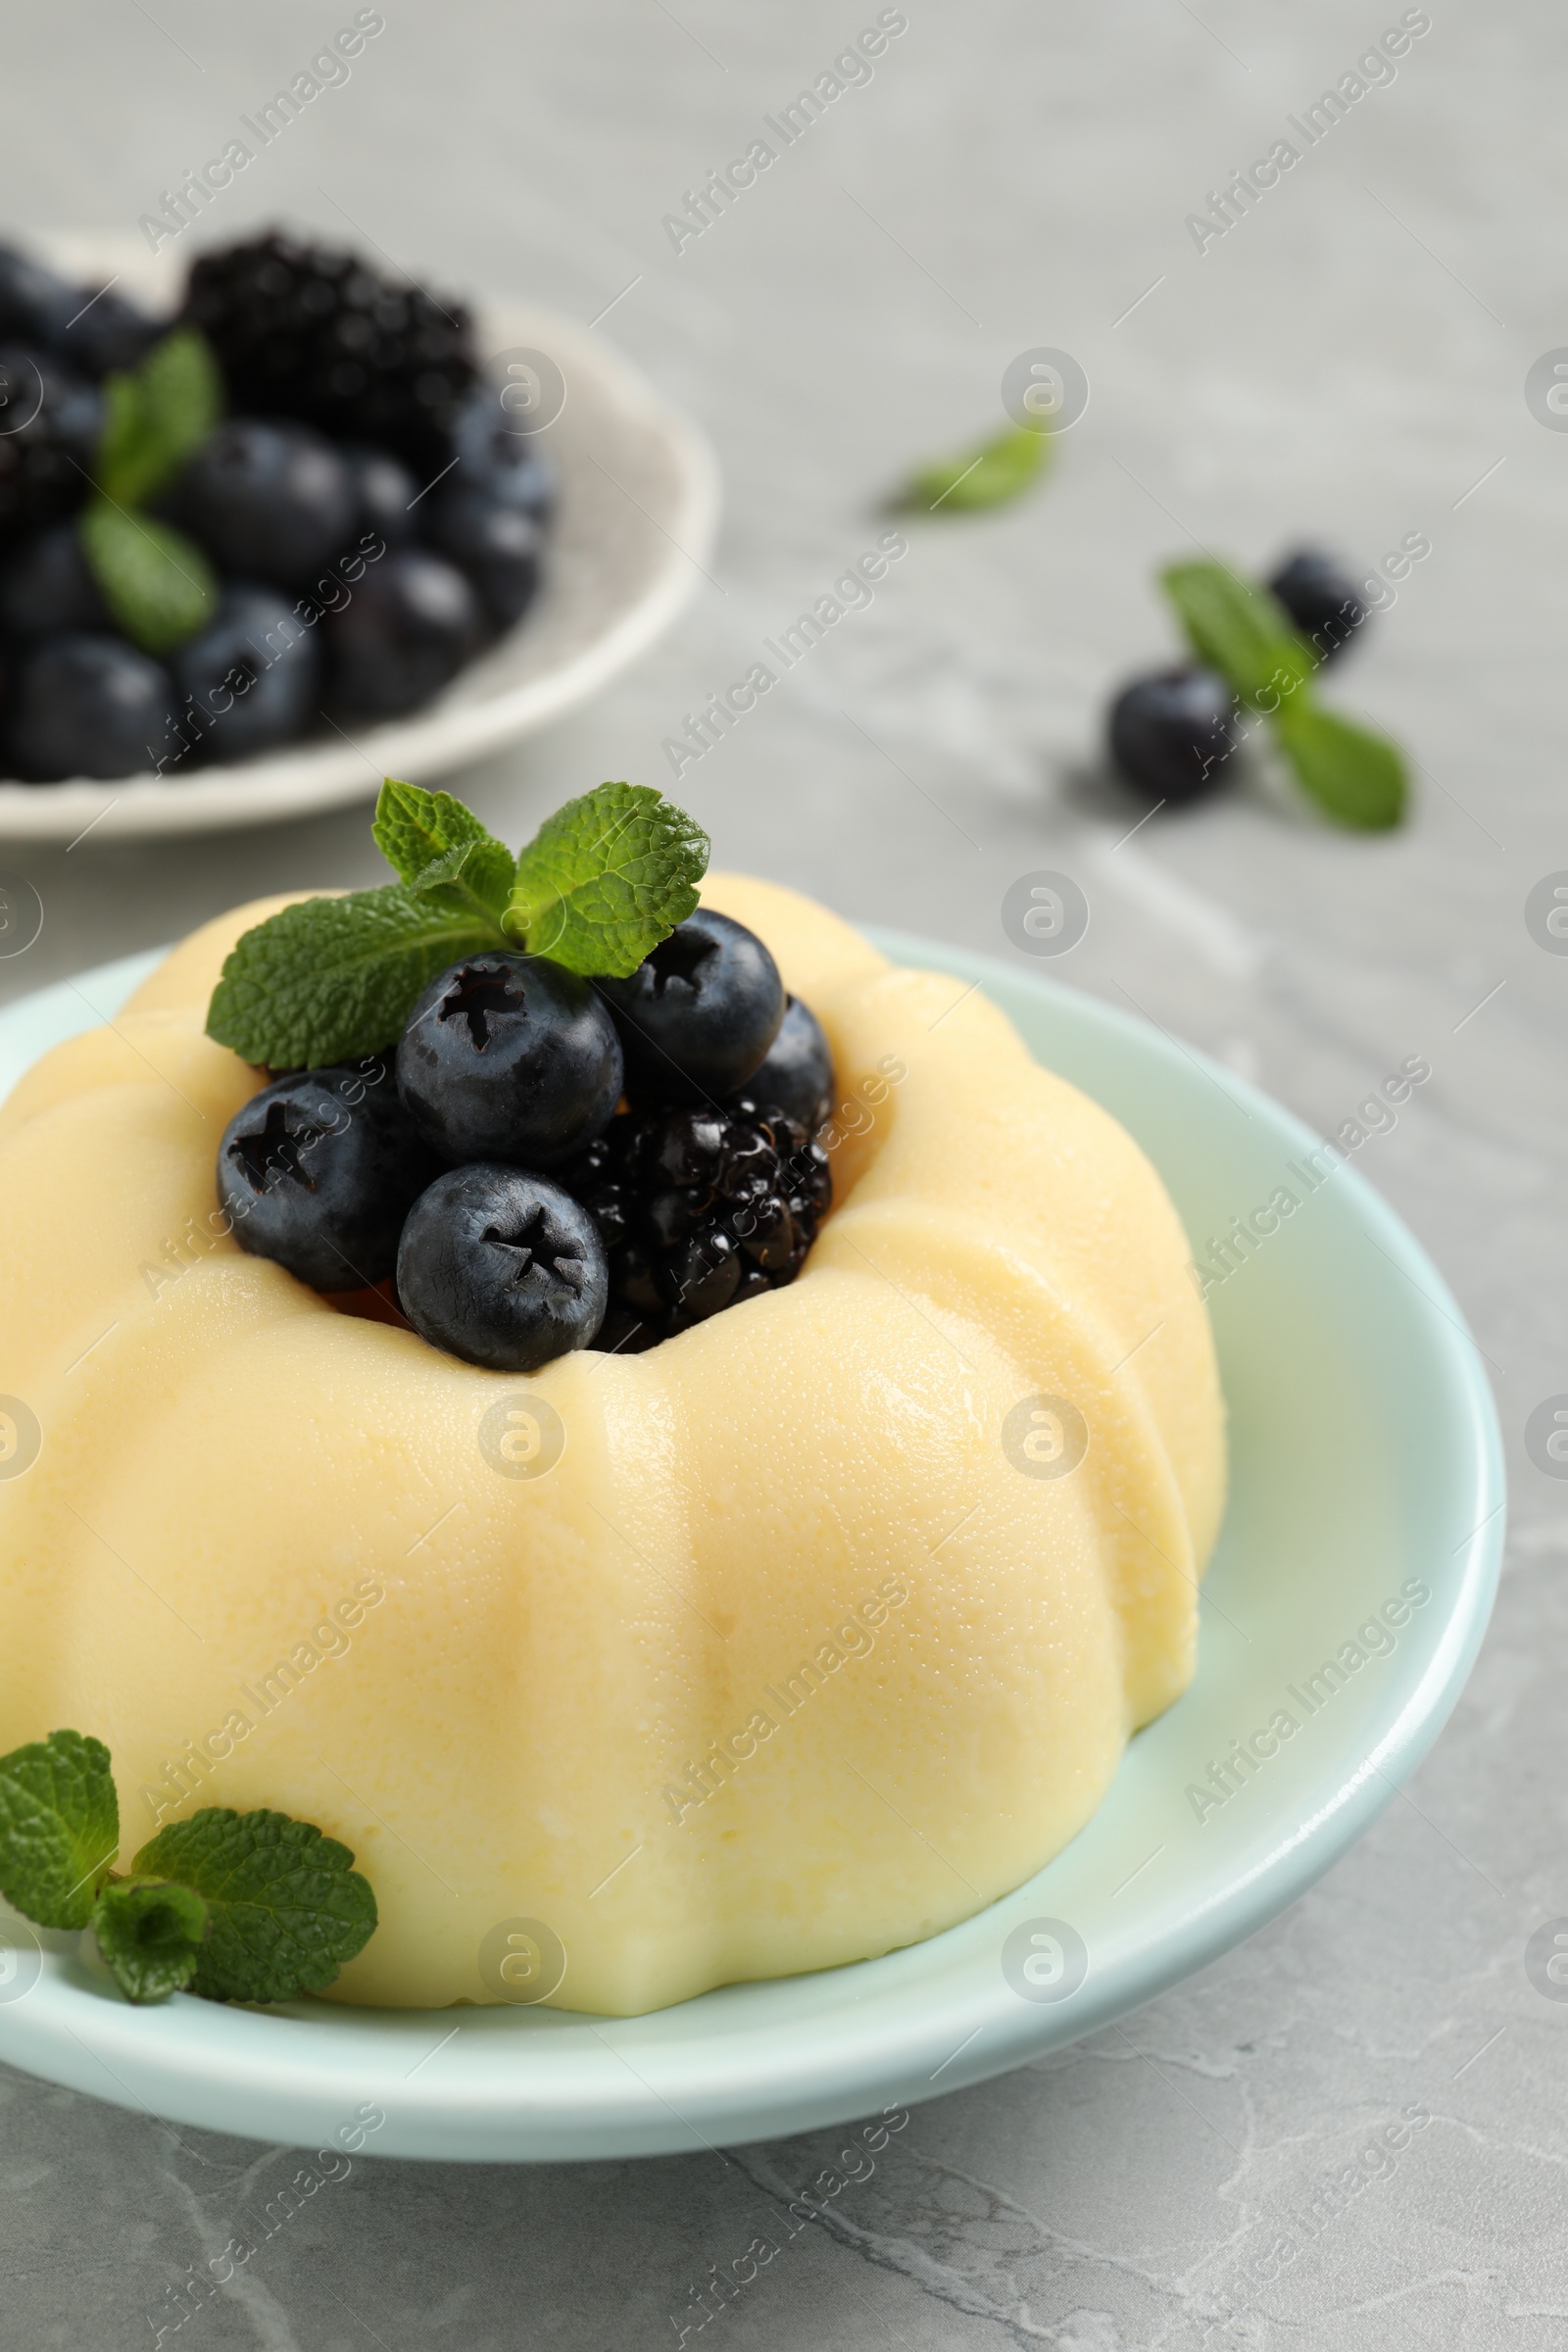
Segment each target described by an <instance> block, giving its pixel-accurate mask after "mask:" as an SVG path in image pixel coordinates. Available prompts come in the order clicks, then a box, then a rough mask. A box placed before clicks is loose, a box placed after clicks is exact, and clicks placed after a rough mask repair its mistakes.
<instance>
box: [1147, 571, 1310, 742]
mask: <svg viewBox="0 0 1568 2352" xmlns="http://www.w3.org/2000/svg"><path fill="white" fill-rule="evenodd" d="M1160 585H1161V586H1162V587H1163V589H1164V591H1165V593H1166V595H1167V596H1168V597H1169V598H1170V601H1171V603H1172V604H1173V605H1174V606H1175V608H1176V613H1177V617H1178V619H1179V620H1180V621H1181V624H1182V627H1183V628H1184V629H1185V631H1186V633H1187V640H1188V643H1189V644H1190V645H1191V646H1192V649H1193V651H1194V653H1195V654H1197V656H1198V658H1199V660H1200V661H1201V662H1207V663H1208V665H1209V667H1210V668H1211V669H1217V670H1218V671H1219V673H1220V676H1221V677H1222V678H1224V679H1225V680H1226V682H1227V683H1228V684H1229V686H1230V687H1231V690H1232V692H1233V693H1234V694H1235V695H1236V696H1237V697H1238V698H1239V700H1240V701H1242V702H1244V703H1249V704H1250V705H1251V706H1252V708H1253V709H1254V710H1262V711H1275V710H1278V709H1279V708H1280V707H1281V706H1282V705H1283V704H1285V703H1288V702H1289V701H1290V699H1291V697H1292V696H1293V695H1294V694H1295V693H1296V691H1297V690H1298V689H1299V686H1300V685H1301V684H1302V683H1303V681H1304V680H1306V679H1307V678H1309V677H1310V676H1311V675H1312V672H1313V671H1314V669H1315V668H1316V667H1317V657H1316V655H1315V654H1314V653H1313V651H1312V649H1311V647H1310V646H1309V645H1308V644H1307V643H1306V641H1305V639H1304V638H1301V637H1299V636H1298V635H1297V633H1296V630H1295V628H1294V626H1293V625H1292V621H1291V616H1290V614H1289V613H1287V612H1286V610H1285V608H1284V606H1283V605H1282V604H1281V603H1280V602H1279V600H1278V598H1277V597H1275V596H1272V595H1271V594H1270V593H1269V591H1268V590H1267V589H1266V588H1252V587H1250V586H1249V585H1248V583H1247V582H1246V581H1245V580H1241V579H1238V578H1237V576H1236V574H1235V572H1233V571H1228V570H1227V569H1226V567H1225V566H1224V564H1171V565H1170V566H1169V567H1168V568H1167V569H1166V570H1165V571H1163V572H1161V574H1160Z"/></svg>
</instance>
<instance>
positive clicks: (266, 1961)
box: [134, 1805, 376, 2001]
mask: <svg viewBox="0 0 1568 2352" xmlns="http://www.w3.org/2000/svg"><path fill="white" fill-rule="evenodd" d="M134 1869H135V1872H136V1874H137V1876H138V1877H147V1878H161V1879H172V1880H173V1881H175V1882H176V1883H177V1884H178V1885H179V1886H180V1887H191V1888H193V1889H194V1890H195V1892H196V1893H197V1894H198V1895H200V1896H201V1898H202V1900H203V1901H204V1902H205V1904H206V1906H207V1913H208V1921H207V1936H206V1939H205V1941H204V1942H203V1943H202V1944H201V1946H200V1949H199V1953H198V1957H197V1961H196V1966H195V1970H194V1974H193V1979H192V1985H193V1989H194V1990H195V1991H197V1992H199V1993H203V1994H205V1995H206V1997H207V1998H208V1999H209V2000H220V2001H287V2000H292V1999H293V1998H294V1996H295V1994H296V1993H301V1992H322V1991H324V1990H325V1988H326V1986H327V1985H330V1984H331V1983H332V1981H333V1979H334V1978H335V1977H336V1976H337V1974H338V1971H339V1970H340V1969H341V1968H342V1967H343V1965H344V1963H345V1962H346V1961H349V1960H352V1959H353V1958H354V1955H355V1953H356V1952H359V1951H363V1950H364V1948H365V1946H366V1944H367V1943H368V1941H369V1939H370V1937H371V1936H372V1935H373V1934H374V1933H375V1927H376V1909H375V1896H374V1895H373V1894H372V1892H371V1891H370V1885H369V1881H368V1879H364V1878H362V1877H361V1876H360V1873H359V1872H358V1871H357V1870H356V1869H355V1868H354V1856H353V1855H352V1854H351V1853H350V1851H349V1849H348V1847H347V1846H346V1845H340V1844H339V1843H338V1841H337V1839H336V1838H325V1837H323V1836H322V1834H321V1832H320V1831H319V1829H317V1828H316V1827H315V1825H314V1824H313V1823H311V1822H308V1821H291V1820H290V1819H289V1818H288V1816H287V1814H285V1813H271V1812H268V1811H265V1810H263V1811H259V1812H255V1813H235V1812H233V1811H231V1810H230V1809H229V1808H228V1807H227V1806H226V1805H204V1806H203V1807H202V1809H201V1811H200V1812H199V1813H193V1814H192V1815H191V1816H190V1819H189V1820H188V1821H172V1822H170V1823H169V1824H168V1825H167V1826H166V1827H165V1828H164V1829H162V1830H160V1831H159V1833H158V1835H157V1837H156V1838H153V1839H152V1840H151V1842H150V1843H149V1844H147V1845H144V1846H143V1847H142V1849H141V1852H140V1853H139V1854H138V1855H137V1856H136V1860H135V1864H134Z"/></svg>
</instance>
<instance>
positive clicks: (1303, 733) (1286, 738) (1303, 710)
mask: <svg viewBox="0 0 1568 2352" xmlns="http://www.w3.org/2000/svg"><path fill="white" fill-rule="evenodd" d="M1275 740H1276V742H1277V743H1278V744H1279V747H1280V750H1281V751H1282V752H1283V753H1284V754H1285V757H1286V759H1287V760H1289V761H1290V763H1291V765H1292V767H1293V768H1294V769H1295V770H1296V777H1297V781H1298V783H1299V785H1300V787H1301V789H1302V791H1303V792H1305V793H1307V794H1308V795H1309V796H1310V798H1311V799H1312V800H1314V801H1315V802H1316V803H1317V805H1318V807H1319V808H1320V809H1323V810H1324V811H1325V812H1326V813H1327V814H1328V815H1329V816H1332V817H1336V818H1338V820H1339V822H1340V823H1341V824H1342V825H1354V826H1356V827H1358V828H1359V829H1360V830H1361V831H1363V832H1367V833H1383V832H1387V831H1388V830H1389V828H1390V827H1391V826H1394V825H1397V823H1398V822H1399V820H1400V818H1401V817H1402V816H1403V814H1404V805H1405V794H1406V778H1405V772H1404V760H1403V758H1402V756H1401V754H1400V752H1399V750H1398V747H1397V745H1396V744H1393V743H1391V742H1390V741H1389V739H1388V737H1387V736H1386V735H1374V734H1372V733H1371V732H1370V731H1369V730H1368V729H1367V728H1365V727H1357V726H1354V725H1352V724H1351V722H1350V720H1349V719H1348V718H1341V717H1340V716H1339V714H1338V712H1337V711H1322V710H1318V709H1316V708H1315V707H1314V706H1312V705H1310V704H1303V705H1301V706H1300V707H1299V708H1293V707H1291V706H1289V705H1288V706H1287V707H1286V709H1284V710H1283V711H1281V712H1280V715H1279V719H1278V721H1277V722H1276V726H1275Z"/></svg>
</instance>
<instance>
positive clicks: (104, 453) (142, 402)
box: [94, 326, 223, 507]
mask: <svg viewBox="0 0 1568 2352" xmlns="http://www.w3.org/2000/svg"><path fill="white" fill-rule="evenodd" d="M222 413H223V386H222V379H221V376H220V374H219V372H218V363H217V361H216V360H215V359H214V357H213V354H212V350H211V347H210V346H209V344H208V341H207V338H206V336H205V335H204V334H203V333H202V332H201V330H200V328H198V327H194V326H176V327H175V328H174V330H173V332H172V334H168V335H165V336H163V337H162V338H161V339H160V340H159V341H158V342H157V343H155V344H154V345H153V347H152V349H151V350H150V351H149V352H148V353H147V355H146V357H145V358H144V359H143V360H142V361H141V362H140V364H139V366H137V367H136V368H131V369H129V370H128V371H126V372H123V373H118V374H114V375H111V376H110V377H109V378H108V380H107V382H106V383H105V385H104V425H103V431H102V433H101V434H100V436H99V441H98V454H97V459H96V462H95V466H94V472H95V475H96V478H97V482H98V486H99V488H100V489H101V490H102V491H103V492H104V493H105V495H106V496H107V497H109V498H111V499H113V500H115V502H116V503H117V504H118V505H120V506H123V507H136V506H140V505H142V504H143V502H144V501H145V500H147V499H149V498H151V497H152V496H153V495H154V494H155V492H157V491H159V490H162V489H163V488H164V487H165V485H166V484H167V483H169V482H172V480H173V478H174V476H175V474H176V473H177V472H178V471H179V469H180V467H181V466H183V465H184V463H185V461H186V459H187V458H188V457H190V456H191V454H192V453H193V452H194V451H195V449H196V448H197V447H198V446H199V444H200V443H201V442H203V441H205V440H206V438H207V436H208V434H209V433H210V432H211V431H212V429H213V427H214V425H215V424H216V423H217V422H218V420H219V418H220V417H221V415H222Z"/></svg>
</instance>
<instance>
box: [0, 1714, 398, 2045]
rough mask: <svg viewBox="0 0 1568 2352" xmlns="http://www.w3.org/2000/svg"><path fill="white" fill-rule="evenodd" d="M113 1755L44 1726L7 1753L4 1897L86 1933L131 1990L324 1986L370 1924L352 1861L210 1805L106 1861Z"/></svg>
mask: <svg viewBox="0 0 1568 2352" xmlns="http://www.w3.org/2000/svg"><path fill="white" fill-rule="evenodd" d="M119 1848H120V1805H119V1800H118V1798H117V1796H116V1794H115V1781H114V1773H113V1771H112V1769H111V1765H110V1757H109V1750H108V1749H107V1748H106V1747H105V1746H104V1744H103V1742H102V1740H93V1739H89V1738H85V1737H84V1736H83V1735H82V1734H81V1733H80V1732H71V1731H60V1732H51V1733H50V1734H49V1737H48V1738H47V1739H46V1740H32V1741H31V1742H29V1744H28V1745H27V1746H25V1747H19V1748H16V1749H14V1750H13V1751H12V1753H11V1754H10V1755H8V1756H0V1893H3V1894H4V1896H5V1898H6V1900H7V1902H8V1903H10V1904H11V1906H12V1908H13V1909H14V1910H17V1911H20V1912H21V1913H22V1915H23V1917H24V1918H25V1919H30V1920H33V1921H35V1922H36V1924H37V1925H38V1926H39V1927H41V1928H58V1929H68V1930H69V1929H73V1928H75V1929H80V1928H85V1927H90V1928H91V1929H92V1931H93V1934H94V1936H95V1937H96V1939H97V1943H98V1948H99V1950H100V1951H101V1952H102V1954H103V1956H104V1959H105V1960H106V1962H107V1963H108V1965H109V1967H110V1969H111V1971H112V1972H113V1974H114V1976H115V1979H116V1981H117V1983H118V1984H119V1985H120V1987H121V1989H122V1991H123V1993H124V1994H125V1996H126V1998H127V1999H128V2000H131V2001H138V2002H140V2001H156V2000H162V1999H164V1998H165V1997H166V1996H167V1995H168V1994H169V1993H171V1992H177V1991H179V1990H180V1989H181V1988H182V1987H183V1986H185V1985H190V1986H191V1987H192V1989H193V1990H194V1991H196V1992H198V1993H202V1994H205V1995H206V1996H207V1997H208V1998H209V1999H211V2000H219V2001H286V2000H292V1999H293V1997H294V1996H295V1994H296V1993H301V1992H320V1991H323V1990H324V1989H325V1987H326V1986H327V1985H330V1984H331V1983H332V1981H333V1979H334V1978H335V1977H336V1976H337V1974H338V1971H339V1970H340V1969H341V1968H342V1967H343V1965H344V1963H345V1962H346V1961H349V1960H352V1959H353V1958H354V1956H355V1954H356V1953H357V1952H360V1951H363V1949H364V1948H365V1946H366V1944H367V1943H368V1941H369V1939H370V1937H371V1936H373V1935H374V1933H375V1927H376V1908H375V1896H374V1894H373V1893H372V1892H371V1889H370V1886H369V1882H368V1880H367V1879H364V1878H362V1877H361V1875H360V1873H359V1872H358V1871H357V1870H356V1869H355V1868H354V1856H353V1855H352V1854H351V1853H350V1851H349V1849H348V1847H347V1846H346V1845H340V1844H339V1843H338V1841H337V1839H336V1838H327V1837H323V1836H322V1834H321V1832H320V1831H319V1829H317V1828H316V1826H315V1824H314V1823H312V1822H308V1821H291V1820H290V1819H289V1817H288V1816H287V1814H284V1813H272V1812H268V1811H266V1810H261V1811H258V1812H254V1813H234V1812H231V1811H229V1810H228V1809H227V1808H226V1807H223V1806H217V1805H205V1806H203V1808H202V1809H201V1811H200V1812H198V1813H193V1814H192V1815H191V1817H190V1819H189V1820H188V1821H172V1822H170V1823H169V1824H168V1825H167V1826H166V1827H165V1828H164V1829H162V1830H160V1831H159V1832H158V1835H157V1836H156V1837H155V1838H152V1839H151V1840H150V1841H149V1843H147V1844H146V1845H144V1846H143V1847H142V1849H141V1851H140V1853H139V1854H138V1855H137V1856H136V1858H135V1860H134V1862H133V1863H132V1864H131V1875H130V1876H129V1877H128V1878H123V1879H122V1878H117V1877H116V1876H115V1875H114V1870H113V1865H114V1861H115V1857H116V1854H117V1853H118V1851H119Z"/></svg>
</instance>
